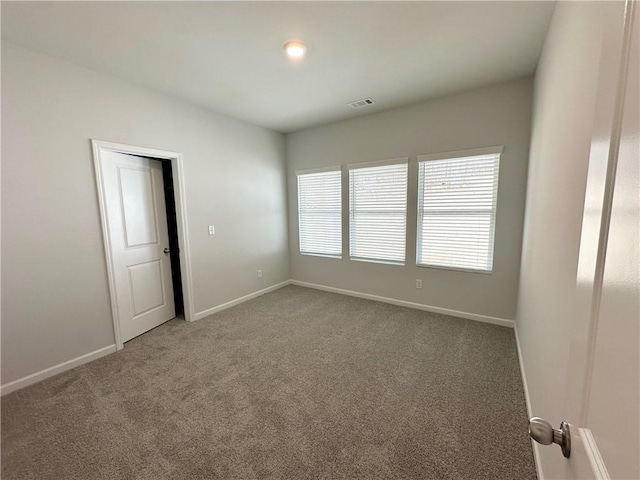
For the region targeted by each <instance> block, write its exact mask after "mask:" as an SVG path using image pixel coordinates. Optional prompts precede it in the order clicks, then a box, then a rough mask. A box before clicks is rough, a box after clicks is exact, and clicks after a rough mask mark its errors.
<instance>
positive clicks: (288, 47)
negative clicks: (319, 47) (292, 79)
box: [284, 41, 307, 58]
mask: <svg viewBox="0 0 640 480" xmlns="http://www.w3.org/2000/svg"><path fill="white" fill-rule="evenodd" d="M284 51H285V52H287V55H289V57H290V58H302V57H304V54H305V52H306V51H307V47H306V46H305V44H304V43H302V42H295V41H293V42H287V43H285V44H284Z"/></svg>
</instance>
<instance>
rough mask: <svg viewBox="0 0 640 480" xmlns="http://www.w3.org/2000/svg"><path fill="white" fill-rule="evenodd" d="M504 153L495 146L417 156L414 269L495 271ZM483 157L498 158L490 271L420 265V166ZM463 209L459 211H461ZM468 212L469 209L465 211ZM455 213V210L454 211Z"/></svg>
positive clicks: (421, 229)
mask: <svg viewBox="0 0 640 480" xmlns="http://www.w3.org/2000/svg"><path fill="white" fill-rule="evenodd" d="M503 151H504V146H503V145H497V146H492V147H485V148H474V149H469V150H456V151H451V152H443V153H433V154H425V155H418V156H417V182H418V185H417V196H416V267H419V268H433V269H437V270H450V271H457V272H466V273H479V274H482V275H492V274H493V272H494V271H495V234H496V221H497V217H498V193H499V189H500V170H501V166H502V153H503ZM483 155H497V156H498V172H497V174H496V180H495V188H494V191H493V208H492V209H491V226H490V234H489V241H490V243H489V244H490V248H491V252H490V253H491V265H490V269H488V270H485V269H478V268H471V267H455V266H447V265H433V264H428V263H420V256H421V253H422V252H421V245H422V232H423V228H422V225H423V221H424V204H423V203H422V202H423V201H424V189H423V187H424V185H423V182H422V179H423V176H422V175H420V165H421V164H422V163H426V162H429V161H434V160H447V159H458V158H467V157H479V156H483ZM461 210H463V209H460V210H459V211H461ZM466 210H469V209H466ZM454 211H455V210H454Z"/></svg>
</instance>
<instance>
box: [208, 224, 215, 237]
mask: <svg viewBox="0 0 640 480" xmlns="http://www.w3.org/2000/svg"><path fill="white" fill-rule="evenodd" d="M215 233H216V227H215V225H209V235H215Z"/></svg>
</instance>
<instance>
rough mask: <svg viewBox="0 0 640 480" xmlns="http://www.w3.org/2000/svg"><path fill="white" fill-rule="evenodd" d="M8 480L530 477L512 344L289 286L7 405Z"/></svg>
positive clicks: (487, 332)
mask: <svg viewBox="0 0 640 480" xmlns="http://www.w3.org/2000/svg"><path fill="white" fill-rule="evenodd" d="M2 478H3V479H4V480H13V479H39V480H45V479H56V480H58V479H60V480H68V479H82V480H91V479H153V480H161V479H214V478H230V479H231V478H233V479H257V478H277V479H307V478H323V479H332V478H349V479H365V478H390V479H399V478H427V479H438V480H440V479H471V480H480V479H491V480H500V479H513V480H527V479H535V478H536V475H535V471H534V465H533V456H532V451H531V445H530V442H529V437H528V434H527V415H526V409H525V403H524V395H523V390H522V382H521V378H520V373H519V368H518V360H517V354H516V347H515V342H514V335H513V330H510V329H507V328H503V327H498V326H493V325H487V324H483V323H479V322H473V321H469V320H461V319H457V318H453V317H447V316H444V315H436V314H431V313H426V312H421V311H416V310H411V309H407V308H401V307H396V306H392V305H386V304H382V303H376V302H372V301H369V300H362V299H357V298H351V297H345V296H341V295H335V294H331V293H326V292H320V291H316V290H310V289H306V288H301V287H295V286H288V287H285V288H282V289H280V290H278V291H275V292H273V293H269V294H267V295H264V296H262V297H259V298H257V299H254V300H252V301H250V302H247V303H244V304H242V305H239V306H237V307H234V308H231V309H229V310H225V311H223V312H220V313H217V314H215V315H212V316H210V317H208V318H206V319H203V320H200V321H198V322H195V323H186V322H184V321H179V320H172V321H170V322H168V323H166V324H164V325H162V326H160V327H158V328H156V329H155V330H152V331H151V332H148V333H147V334H145V335H142V336H140V337H138V338H136V339H134V340H132V341H131V342H129V343H127V344H126V346H125V348H124V350H122V351H121V352H118V353H115V354H113V355H109V356H107V357H104V358H102V359H99V360H96V361H94V362H92V363H90V364H88V365H85V366H82V367H79V368H76V369H74V370H71V371H69V372H66V373H64V374H61V375H59V376H57V377H54V378H51V379H48V380H46V381H44V382H42V383H39V384H37V385H33V386H31V387H28V388H25V389H23V390H20V391H18V392H15V393H13V394H10V395H8V396H6V397H4V398H3V399H2Z"/></svg>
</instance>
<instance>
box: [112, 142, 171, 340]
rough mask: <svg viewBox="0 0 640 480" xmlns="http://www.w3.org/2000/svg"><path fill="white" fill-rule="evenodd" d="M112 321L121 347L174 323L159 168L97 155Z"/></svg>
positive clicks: (155, 162) (125, 158) (117, 156)
mask: <svg viewBox="0 0 640 480" xmlns="http://www.w3.org/2000/svg"><path fill="white" fill-rule="evenodd" d="M102 178H103V182H104V197H105V198H104V200H105V208H106V214H107V223H108V230H109V239H110V244H111V257H112V259H111V260H112V264H113V276H114V282H115V289H116V298H117V310H118V311H117V317H118V324H119V327H120V337H121V339H122V341H123V342H126V341H127V340H131V339H132V338H134V337H136V336H138V335H140V334H142V333H144V332H146V331H148V330H150V329H152V328H154V327H157V326H158V325H160V324H162V323H164V322H166V321H167V320H170V319H172V318H174V317H175V306H174V299H173V284H172V278H171V263H170V257H169V234H168V230H167V217H166V210H165V198H164V186H163V180H162V165H161V163H160V161H158V160H152V159H149V158H144V157H137V156H134V155H127V154H123V153H116V152H111V151H106V150H103V151H102Z"/></svg>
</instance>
